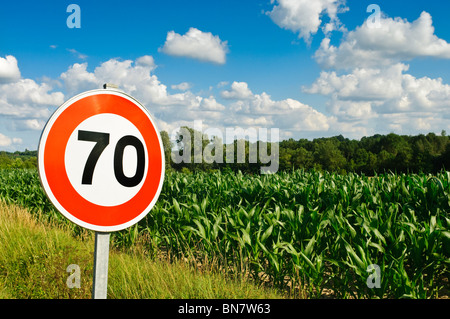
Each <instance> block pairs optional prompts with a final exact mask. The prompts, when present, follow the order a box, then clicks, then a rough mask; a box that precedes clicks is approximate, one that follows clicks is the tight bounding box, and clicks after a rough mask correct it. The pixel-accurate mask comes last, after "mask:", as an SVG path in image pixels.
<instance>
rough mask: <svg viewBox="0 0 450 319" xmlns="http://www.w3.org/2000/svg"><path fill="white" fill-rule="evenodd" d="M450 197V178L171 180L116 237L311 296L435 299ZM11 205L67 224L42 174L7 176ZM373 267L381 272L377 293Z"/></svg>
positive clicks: (442, 271)
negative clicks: (149, 208) (146, 211)
mask: <svg viewBox="0 0 450 319" xmlns="http://www.w3.org/2000/svg"><path fill="white" fill-rule="evenodd" d="M449 194H450V173H448V172H441V173H439V174H437V175H435V176H431V175H413V174H409V175H396V174H387V175H382V176H381V175H380V176H375V177H373V178H368V177H365V176H359V175H356V174H348V175H337V174H332V173H327V172H304V171H294V172H290V173H278V174H274V175H264V176H256V175H243V174H239V173H238V174H234V173H220V172H217V173H198V174H182V173H168V174H166V179H165V183H164V187H163V190H162V192H161V196H160V198H159V200H158V202H157V204H156V205H155V207H154V208H153V209H152V211H151V212H150V213H149V214H148V215H147V216H146V218H144V219H143V220H142V221H141V222H140V223H139V224H137V225H136V226H133V227H131V228H129V229H127V230H124V231H121V232H116V233H113V240H114V245H116V246H122V247H127V246H129V245H131V244H133V243H134V242H135V241H136V240H137V239H138V238H141V239H142V238H145V239H146V241H147V244H148V249H149V251H150V252H153V253H155V252H161V251H163V252H166V253H168V254H170V255H172V256H180V255H183V256H195V257H196V258H198V260H199V261H205V260H206V261H208V262H211V263H216V264H217V267H220V269H222V270H224V271H227V272H230V273H240V274H245V275H246V276H252V277H254V278H255V280H261V281H264V282H267V283H269V284H272V285H275V286H280V287H286V286H289V287H291V288H290V289H292V291H296V290H295V289H296V288H299V289H301V290H300V291H303V293H307V294H308V296H309V297H320V296H321V295H322V294H323V293H324V292H327V293H332V296H333V297H337V298H353V297H357V298H373V297H385V298H386V297H388V298H400V297H410V298H428V297H432V298H435V297H442V296H443V295H447V296H448V287H449V283H448V275H449V271H448V266H449V263H450V231H449V225H450V218H449V209H450V195H449ZM0 197H1V198H3V200H5V201H6V202H11V203H17V204H19V205H22V206H24V207H27V208H28V209H29V210H30V211H31V212H34V213H36V212H43V213H44V215H45V216H48V217H49V218H51V219H54V220H58V221H61V222H67V221H65V219H64V217H62V215H60V214H59V213H57V212H56V211H55V209H54V208H53V206H52V205H51V203H50V202H49V201H48V200H47V198H46V196H45V194H44V192H43V190H42V189H41V187H40V183H39V178H38V174H37V171H35V170H4V171H0ZM76 228H77V227H75V226H74V230H76ZM369 265H377V267H379V268H378V269H379V274H380V275H381V279H380V281H379V283H380V285H379V286H375V287H373V286H372V287H373V288H369V286H368V281H369V280H372V279H374V278H373V276H374V275H373V273H374V272H372V271H370V269H371V268H369V270H368V267H369ZM371 267H372V268H373V266H371ZM370 276H372V277H370ZM368 279H369V280H368Z"/></svg>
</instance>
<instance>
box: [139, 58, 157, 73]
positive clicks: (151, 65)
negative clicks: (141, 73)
mask: <svg viewBox="0 0 450 319" xmlns="http://www.w3.org/2000/svg"><path fill="white" fill-rule="evenodd" d="M136 65H140V66H143V67H145V68H147V69H149V70H150V71H153V70H154V69H155V68H156V64H155V60H154V59H153V57H152V56H151V55H144V56H141V57H139V58H137V59H136Z"/></svg>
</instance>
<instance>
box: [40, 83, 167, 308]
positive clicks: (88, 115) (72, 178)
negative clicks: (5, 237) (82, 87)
mask: <svg viewBox="0 0 450 319" xmlns="http://www.w3.org/2000/svg"><path fill="white" fill-rule="evenodd" d="M103 87H104V90H102V89H97V90H92V91H86V92H83V93H80V94H79V95H77V96H74V97H72V98H71V99H69V100H67V101H66V102H64V103H63V104H62V105H61V106H60V107H59V108H58V109H57V110H56V111H55V112H54V113H53V115H52V116H51V117H50V119H49V120H48V122H47V124H46V125H45V128H44V130H43V131H42V134H41V139H40V141H39V150H38V169H39V178H40V180H41V184H42V187H43V188H44V190H45V193H46V194H47V197H48V198H49V199H50V201H51V202H52V204H53V205H54V206H55V207H56V209H58V211H59V212H60V213H61V214H63V215H64V216H65V217H67V218H68V219H69V220H70V221H72V222H74V223H76V224H77V225H79V226H81V227H84V228H87V229H90V230H93V231H95V250H94V273H93V286H92V298H93V299H106V298H107V286H108V259H109V240H110V234H111V232H113V231H119V230H122V229H125V228H128V227H130V226H132V225H134V224H136V223H137V222H139V221H140V220H141V219H142V218H144V217H145V216H146V215H147V214H148V212H149V211H150V210H151V209H152V207H153V205H154V204H155V203H156V201H157V200H158V197H159V194H160V192H161V189H162V185H163V181H164V167H165V164H164V162H165V158H164V147H163V143H162V140H161V136H160V135H159V131H158V129H157V128H156V125H155V124H154V121H153V119H152V117H151V115H150V113H149V112H148V110H147V109H146V108H145V107H144V106H143V105H142V104H141V103H139V102H138V101H137V100H136V99H135V98H133V97H131V96H129V95H128V94H126V93H124V92H122V91H120V90H118V88H117V86H116V85H113V84H109V83H107V84H105V85H104V86H103ZM130 153H131V154H132V155H134V154H135V156H130Z"/></svg>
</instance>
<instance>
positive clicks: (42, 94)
mask: <svg viewBox="0 0 450 319" xmlns="http://www.w3.org/2000/svg"><path fill="white" fill-rule="evenodd" d="M51 90H52V87H51V86H50V85H48V84H47V83H40V84H38V83H36V82H35V81H34V80H31V79H20V80H19V81H17V82H14V83H7V84H3V85H0V115H4V116H8V117H10V118H15V119H23V118H37V119H46V118H48V117H49V116H50V110H49V107H54V106H58V105H60V104H62V103H63V102H64V94H63V93H61V92H50V91H51Z"/></svg>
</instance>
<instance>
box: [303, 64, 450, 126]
mask: <svg viewBox="0 0 450 319" xmlns="http://www.w3.org/2000/svg"><path fill="white" fill-rule="evenodd" d="M407 70H408V66H407V65H405V64H402V63H397V64H394V65H392V66H389V67H384V68H371V69H362V68H356V69H354V70H353V71H352V72H351V73H348V74H344V75H337V74H336V72H335V71H333V72H325V71H323V72H322V73H321V75H320V77H319V78H318V79H317V80H316V81H315V82H314V83H313V84H312V85H311V87H308V88H303V90H304V91H305V92H307V93H313V94H321V95H325V96H329V97H330V101H329V104H328V106H329V111H330V112H331V113H332V114H333V115H336V116H338V117H339V118H341V119H343V120H352V119H369V118H373V117H378V115H380V114H394V113H405V114H407V113H408V114H409V113H411V114H412V113H415V112H431V113H433V114H435V115H436V116H450V112H449V107H450V85H448V84H444V83H443V81H442V79H441V78H437V79H432V78H429V77H422V78H416V77H414V76H412V75H410V74H407V73H405V72H406V71H407Z"/></svg>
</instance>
